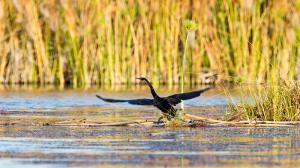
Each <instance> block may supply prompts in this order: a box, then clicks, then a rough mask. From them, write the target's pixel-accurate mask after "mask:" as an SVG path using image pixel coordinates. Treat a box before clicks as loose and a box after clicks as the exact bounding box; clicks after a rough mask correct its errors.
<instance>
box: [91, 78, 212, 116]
mask: <svg viewBox="0 0 300 168" xmlns="http://www.w3.org/2000/svg"><path fill="white" fill-rule="evenodd" d="M137 79H139V80H142V81H145V82H146V84H147V85H148V86H149V88H150V91H151V94H152V96H153V99H130V100H123V99H111V98H104V97H102V96H99V95H96V96H97V97H98V98H99V99H101V100H103V101H105V102H110V103H118V102H127V103H129V104H133V105H153V106H155V107H157V108H158V109H159V110H160V111H162V113H163V115H164V116H166V117H167V119H168V120H171V119H172V118H174V117H175V116H176V112H177V109H175V108H174V107H173V106H176V105H177V104H178V103H180V102H181V101H182V100H188V99H193V98H195V97H198V96H200V95H201V94H202V93H203V92H205V91H207V90H209V89H210V87H207V88H205V89H202V90H198V91H193V92H187V93H178V94H174V95H171V96H168V97H160V96H158V95H157V93H156V92H155V90H154V88H153V86H152V85H151V83H150V82H149V81H148V80H147V79H146V78H137ZM161 119H162V117H161V118H159V121H160V120H161Z"/></svg>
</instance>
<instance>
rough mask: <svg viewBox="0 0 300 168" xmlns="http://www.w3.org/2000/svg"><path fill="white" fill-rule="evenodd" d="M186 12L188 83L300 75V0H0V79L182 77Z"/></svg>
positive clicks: (169, 80)
mask: <svg viewBox="0 0 300 168" xmlns="http://www.w3.org/2000/svg"><path fill="white" fill-rule="evenodd" d="M186 19H189V20H193V21H195V22H197V23H198V27H197V31H196V32H195V34H193V38H191V39H192V40H189V43H190V46H191V47H190V50H189V51H188V52H187V53H186V56H185V57H186V61H185V70H184V73H185V75H184V76H185V78H184V81H185V83H190V84H195V83H201V82H202V81H201V79H202V78H201V74H202V73H203V72H207V71H213V72H216V73H217V74H218V77H219V81H232V82H259V83H260V82H268V81H276V80H277V78H278V77H280V78H283V79H286V80H291V79H297V78H300V77H299V73H300V61H299V55H300V52H299V47H300V45H299V44H300V28H299V27H300V0H291V1H290V0H283V1H275V0H274V1H264V0H263V1H261V0H247V1H244V0H228V1H223V0H213V1H211V0H204V1H196V0H194V1H193V0H191V1H184V0H179V1H173V0H165V1H150V0H128V1H110V0H88V1H85V0H78V1H72V0H65V1H60V0H47V1H38V0H12V1H11V0H2V1H0V23H1V24H0V82H1V83H40V84H46V83H56V84H61V85H64V84H72V85H73V86H82V85H87V86H88V85H91V84H110V85H115V84H131V83H133V82H135V80H134V79H135V77H136V76H148V77H151V78H152V79H151V80H152V81H153V82H154V84H156V85H157V84H159V83H165V84H168V85H169V86H172V85H173V84H178V83H179V82H180V76H181V75H180V72H181V70H182V65H181V61H182V59H181V58H182V54H183V52H184V51H183V48H184V46H183V45H184V40H185V37H186V36H185V33H184V31H183V23H182V22H183V20H186Z"/></svg>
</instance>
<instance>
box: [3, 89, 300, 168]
mask: <svg viewBox="0 0 300 168" xmlns="http://www.w3.org/2000/svg"><path fill="white" fill-rule="evenodd" d="M198 88H201V87H198ZM223 89H224V88H221V87H218V88H215V89H213V90H211V91H209V92H207V93H205V94H204V95H203V96H201V97H199V98H196V99H193V100H189V101H186V102H185V106H186V108H185V111H186V112H188V113H191V114H197V115H206V116H210V117H214V118H222V117H223V116H224V113H225V107H224V106H225V105H226V104H227V99H226V94H224V90H223ZM176 90H177V89H174V90H172V89H171V90H168V89H166V88H160V89H159V93H161V94H162V95H168V94H170V93H174V92H176ZM188 90H195V88H193V89H188V88H187V89H186V91H188ZM147 91H148V90H147V88H145V87H141V88H135V89H134V90H130V89H129V90H127V89H124V88H121V89H120V88H118V89H116V88H113V89H97V88H92V89H77V90H73V89H64V90H59V89H55V88H38V89H36V88H35V89H33V88H0V109H1V111H0V118H1V121H0V122H1V124H2V126H0V167H119V166H121V167H124V166H125V167H141V166H143V167H147V166H148V167H193V166H194V167H252V166H254V165H255V166H256V167H297V166H298V165H300V137H299V131H300V130H299V128H298V127H278V128H276V127H275V128H274V127H272V128H268V127H200V128H146V127H142V126H137V127H84V126H81V127H79V126H42V124H43V123H50V124H51V123H54V122H61V123H64V122H66V123H76V122H81V123H82V122H83V123H98V122H113V121H131V120H137V119H157V118H158V117H159V114H160V113H159V111H158V110H156V109H155V108H153V107H148V106H144V107H140V106H132V105H129V104H127V103H121V104H108V103H104V102H102V101H101V100H99V99H97V98H95V94H102V95H104V96H107V97H119V98H133V97H134V98H136V97H141V98H142V97H149V96H150V95H149V93H148V92H147ZM228 91H229V92H230V94H232V95H233V96H235V97H236V99H238V98H239V97H241V94H239V93H240V91H239V89H238V91H237V89H235V88H233V89H229V90H228ZM5 124H14V125H5Z"/></svg>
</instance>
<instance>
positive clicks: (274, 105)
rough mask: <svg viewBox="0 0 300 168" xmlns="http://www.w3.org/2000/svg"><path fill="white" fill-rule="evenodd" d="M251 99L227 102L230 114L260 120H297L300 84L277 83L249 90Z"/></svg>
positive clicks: (299, 114) (299, 105) (299, 111)
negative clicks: (236, 102)
mask: <svg viewBox="0 0 300 168" xmlns="http://www.w3.org/2000/svg"><path fill="white" fill-rule="evenodd" d="M250 96H251V97H252V99H251V100H250V101H249V100H245V99H242V100H241V102H240V103H239V104H233V103H230V104H229V111H230V113H231V114H241V115H239V117H240V118H239V119H241V120H243V119H247V120H261V121H299V120H300V84H299V83H293V84H287V83H284V84H277V85H272V86H268V87H266V88H265V89H263V90H261V91H258V92H250Z"/></svg>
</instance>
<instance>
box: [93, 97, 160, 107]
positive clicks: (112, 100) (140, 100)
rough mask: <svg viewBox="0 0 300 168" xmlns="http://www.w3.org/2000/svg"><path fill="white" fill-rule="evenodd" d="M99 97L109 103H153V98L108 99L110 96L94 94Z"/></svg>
mask: <svg viewBox="0 0 300 168" xmlns="http://www.w3.org/2000/svg"><path fill="white" fill-rule="evenodd" d="M96 97H98V98H99V99H101V100H103V101H105V102H109V103H119V102H127V103H129V104H133V105H153V104H154V103H153V99H131V100H123V99H110V98H104V97H101V96H99V95H96Z"/></svg>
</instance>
